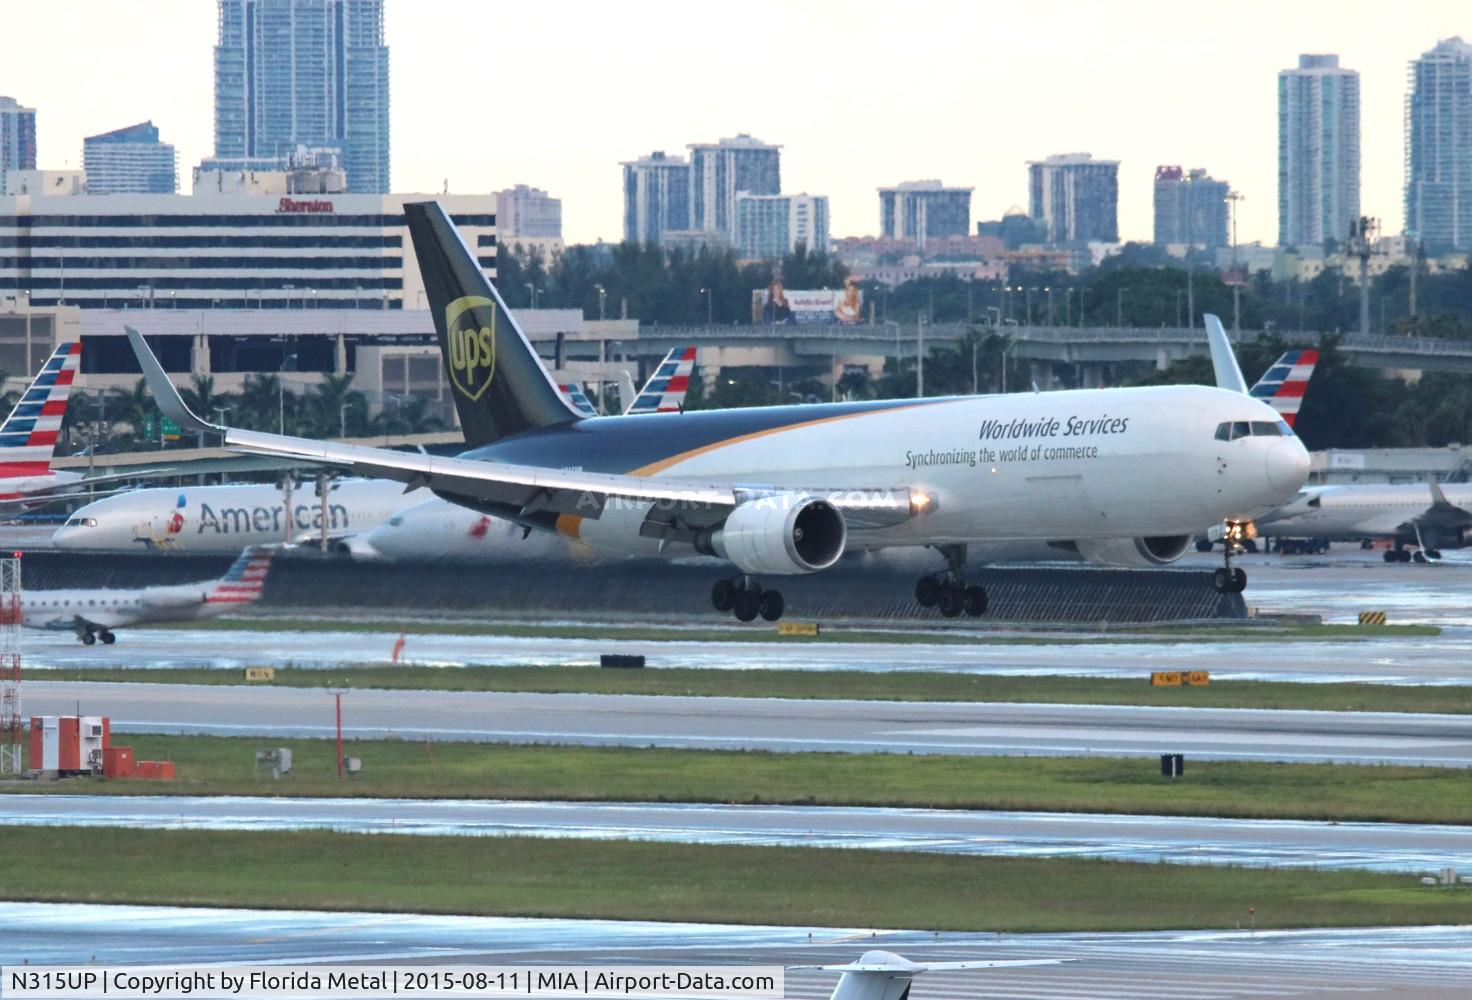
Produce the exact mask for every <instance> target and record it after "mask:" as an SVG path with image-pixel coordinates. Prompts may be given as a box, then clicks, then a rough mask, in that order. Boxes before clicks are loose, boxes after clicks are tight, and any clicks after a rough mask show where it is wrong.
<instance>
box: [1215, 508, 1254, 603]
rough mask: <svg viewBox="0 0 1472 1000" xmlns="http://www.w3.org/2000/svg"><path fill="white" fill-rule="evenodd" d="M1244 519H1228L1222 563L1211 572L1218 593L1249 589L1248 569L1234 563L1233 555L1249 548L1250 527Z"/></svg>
mask: <svg viewBox="0 0 1472 1000" xmlns="http://www.w3.org/2000/svg"><path fill="white" fill-rule="evenodd" d="M1249 527H1250V525H1249V523H1248V522H1244V521H1228V522H1227V523H1226V531H1225V532H1223V534H1222V565H1221V566H1219V567H1217V568H1216V569H1215V570H1214V571H1213V572H1212V574H1211V585H1212V586H1213V587H1215V588H1216V592H1217V593H1218V594H1240V593H1242V591H1244V590H1246V589H1247V571H1246V570H1244V569H1242V567H1240V566H1233V565H1232V557H1233V556H1236V555H1240V554H1241V553H1242V552H1244V551H1245V550H1246V548H1247V542H1248V541H1250V539H1249V538H1248V529H1249Z"/></svg>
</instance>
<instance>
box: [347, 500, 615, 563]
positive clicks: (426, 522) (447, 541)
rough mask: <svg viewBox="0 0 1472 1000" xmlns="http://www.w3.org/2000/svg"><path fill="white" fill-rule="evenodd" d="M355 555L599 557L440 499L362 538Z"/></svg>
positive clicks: (418, 558)
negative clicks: (529, 533)
mask: <svg viewBox="0 0 1472 1000" xmlns="http://www.w3.org/2000/svg"><path fill="white" fill-rule="evenodd" d="M353 554H354V555H362V556H367V557H369V558H372V557H380V558H383V559H389V560H393V561H396V562H398V561H402V562H420V561H427V560H446V559H447V560H451V561H481V562H510V561H515V560H518V559H566V558H568V557H569V556H574V557H576V556H578V555H584V556H588V555H596V553H593V552H592V550H591V549H589V548H588V547H587V546H585V545H579V544H578V543H576V542H573V541H571V540H570V539H564V538H559V537H557V536H555V535H549V534H546V533H544V532H535V533H532V534H531V535H528V534H527V532H526V531H525V530H524V529H523V528H522V527H521V526H520V525H518V524H515V523H513V522H511V521H505V520H502V519H500V518H496V517H488V516H487V515H485V514H482V513H481V512H480V511H476V510H471V509H470V508H468V507H459V506H456V505H455V504H452V503H450V502H449V501H448V500H441V499H439V498H438V497H435V498H434V499H431V500H424V501H422V502H420V503H417V504H414V505H413V506H412V507H406V508H404V509H403V510H401V511H399V512H398V513H396V514H394V515H393V516H392V517H390V518H389V519H388V520H387V521H385V522H384V523H383V524H381V525H379V526H378V527H376V528H374V529H373V530H372V531H370V532H368V534H366V535H364V536H363V537H362V539H361V545H360V547H359V548H358V549H357V550H356V551H355V552H354V553H353Z"/></svg>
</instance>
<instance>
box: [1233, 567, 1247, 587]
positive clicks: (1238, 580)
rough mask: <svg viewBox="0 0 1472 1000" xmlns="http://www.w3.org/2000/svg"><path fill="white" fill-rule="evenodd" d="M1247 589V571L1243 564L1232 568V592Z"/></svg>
mask: <svg viewBox="0 0 1472 1000" xmlns="http://www.w3.org/2000/svg"><path fill="white" fill-rule="evenodd" d="M1246 589H1247V571H1246V570H1244V569H1243V568H1242V567H1241V566H1238V567H1237V568H1235V569H1233V570H1232V593H1234V594H1240V593H1242V591H1244V590H1246Z"/></svg>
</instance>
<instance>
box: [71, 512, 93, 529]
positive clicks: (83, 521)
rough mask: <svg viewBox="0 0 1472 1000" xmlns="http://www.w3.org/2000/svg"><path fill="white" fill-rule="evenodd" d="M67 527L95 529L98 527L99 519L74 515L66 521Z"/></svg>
mask: <svg viewBox="0 0 1472 1000" xmlns="http://www.w3.org/2000/svg"><path fill="white" fill-rule="evenodd" d="M66 526H67V527H68V528H95V527H97V518H95V517H77V516H75V515H73V516H72V517H69V518H67V519H66Z"/></svg>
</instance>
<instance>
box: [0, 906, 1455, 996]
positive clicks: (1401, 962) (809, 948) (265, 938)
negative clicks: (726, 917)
mask: <svg viewBox="0 0 1472 1000" xmlns="http://www.w3.org/2000/svg"><path fill="white" fill-rule="evenodd" d="M1469 937H1472V928H1467V927H1424V928H1417V927H1407V928H1369V929H1363V930H1359V929H1355V930H1308V931H1264V932H1260V933H1251V932H1249V931H1245V930H1243V931H1234V930H1223V931H1160V932H1154V933H1137V934H1026V935H996V934H950V933H947V934H932V933H931V932H928V931H886V930H869V929H865V928H826V927H796V928H792V927H744V926H725V925H713V924H660V923H650V922H642V921H611V920H587V921H584V920H527V919H506V918H495V917H453V916H415V915H409V914H392V913H316V912H292V911H284V912H276V911H263V910H213V909H191V908H184V907H152V906H149V907H143V906H97V905H57V904H43V903H16V904H7V905H6V906H5V907H3V908H0V964H5V965H12V964H19V963H21V962H30V963H31V964H33V965H36V964H81V963H86V962H96V963H98V964H150V965H166V964H182V963H193V962H204V963H209V964H219V963H251V964H267V963H288V962H290V963H350V962H384V961H393V962H426V963H427V962H433V963H443V964H473V963H481V964H521V963H546V964H556V963H562V964H591V963H597V964H679V965H698V964H712V965H716V964H723V965H732V964H751V965H810V964H823V963H831V962H839V961H851V960H853V959H855V958H857V957H858V956H859V954H860V953H862V952H863V951H865V950H867V949H869V948H885V949H888V950H891V951H895V952H897V953H899V954H901V955H904V956H905V957H907V958H911V959H914V960H917V961H927V960H928V961H956V960H988V959H991V960H997V959H1038V958H1064V959H1068V960H1069V961H1068V963H1067V964H1064V965H1056V966H1040V967H1033V968H1020V969H998V970H994V971H985V972H969V973H932V974H929V975H927V976H924V977H922V978H920V979H919V980H917V981H916V985H915V987H914V990H913V992H912V993H911V996H912V997H913V1000H975V998H977V997H978V996H986V997H989V998H1000V1000H1074V998H1078V1000H1084V998H1112V1000H1136V998H1143V997H1149V998H1152V1000H1251V998H1256V997H1289V998H1298V1000H1312V998H1324V1000H1327V998H1329V997H1344V996H1348V995H1354V996H1357V997H1366V998H1388V997H1397V998H1403V997H1418V998H1426V1000H1451V998H1453V997H1465V996H1466V984H1467V982H1468V981H1469V979H1472V947H1469V945H1468V941H1469ZM834 982H835V979H834V977H833V976H832V975H831V974H825V973H820V972H812V971H790V972H788V974H787V987H788V988H787V996H788V997H789V998H792V1000H827V997H828V995H829V993H831V992H832V989H833V985H834Z"/></svg>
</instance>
